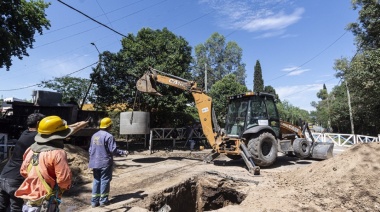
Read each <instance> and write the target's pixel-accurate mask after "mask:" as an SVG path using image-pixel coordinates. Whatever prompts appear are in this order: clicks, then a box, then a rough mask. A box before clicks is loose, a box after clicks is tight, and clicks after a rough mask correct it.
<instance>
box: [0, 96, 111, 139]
mask: <svg viewBox="0 0 380 212" xmlns="http://www.w3.org/2000/svg"><path fill="white" fill-rule="evenodd" d="M32 97H33V99H32V102H31V103H29V102H17V101H15V102H9V103H8V104H11V105H12V108H10V109H8V110H7V111H6V112H5V113H4V114H2V116H1V118H0V133H4V134H7V137H8V140H9V141H11V142H12V140H14V139H18V138H19V136H20V135H21V133H22V132H23V131H24V130H25V129H27V126H26V119H27V117H28V116H29V115H30V114H32V113H42V114H44V115H46V116H50V115H57V116H59V117H61V118H62V119H64V120H66V121H67V124H69V125H70V124H73V123H76V122H78V121H84V120H88V121H89V124H88V126H87V127H86V128H84V129H81V130H79V131H78V132H77V133H75V135H73V136H72V137H71V139H70V141H69V142H70V143H71V144H74V145H79V146H87V145H88V141H89V140H90V138H91V136H92V135H93V134H94V133H95V132H96V131H97V130H98V123H99V121H100V120H101V119H102V118H104V117H106V116H107V113H106V112H105V111H89V110H81V109H80V108H78V106H77V105H73V104H66V103H62V94H61V93H57V92H51V91H41V90H39V91H34V92H33V95H32Z"/></svg>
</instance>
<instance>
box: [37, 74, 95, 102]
mask: <svg viewBox="0 0 380 212" xmlns="http://www.w3.org/2000/svg"><path fill="white" fill-rule="evenodd" d="M89 85H90V80H88V79H83V78H78V77H70V76H64V77H56V78H54V79H53V80H48V81H42V82H41V84H40V85H39V86H40V87H44V88H49V89H51V90H54V91H56V92H59V93H61V94H62V101H63V102H68V101H69V100H70V98H71V97H74V98H75V99H76V100H77V101H78V104H79V105H81V104H82V101H83V99H84V96H85V94H86V92H87V90H88V88H89ZM77 98H79V99H77ZM93 98H94V87H92V89H90V92H89V94H88V95H87V98H86V102H85V103H88V102H89V101H91V100H92V99H93Z"/></svg>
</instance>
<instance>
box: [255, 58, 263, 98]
mask: <svg viewBox="0 0 380 212" xmlns="http://www.w3.org/2000/svg"><path fill="white" fill-rule="evenodd" d="M253 91H256V92H260V91H264V80H263V74H262V72H261V65H260V61H259V60H256V65H255V71H254V74H253Z"/></svg>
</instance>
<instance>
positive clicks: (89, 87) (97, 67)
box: [80, 43, 101, 109]
mask: <svg viewBox="0 0 380 212" xmlns="http://www.w3.org/2000/svg"><path fill="white" fill-rule="evenodd" d="M91 45H93V46H95V48H96V51H98V53H99V62H98V65H97V66H96V69H95V72H97V71H98V69H99V66H100V61H101V58H100V56H101V53H100V51H99V49H98V47H97V46H96V45H95V43H91ZM91 86H92V80H90V85H89V86H88V89H87V92H86V94H85V96H84V98H83V101H82V105H81V106H80V108H81V109H82V108H83V105H84V103H85V101H86V98H87V95H88V93H89V92H90V89H91Z"/></svg>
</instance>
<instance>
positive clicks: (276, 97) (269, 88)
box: [264, 85, 281, 101]
mask: <svg viewBox="0 0 380 212" xmlns="http://www.w3.org/2000/svg"><path fill="white" fill-rule="evenodd" d="M264 91H265V92H267V93H271V94H273V95H274V96H275V99H276V100H277V101H281V100H280V97H279V96H278V94H277V93H276V89H274V88H273V87H272V86H270V85H267V86H265V87H264Z"/></svg>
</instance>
